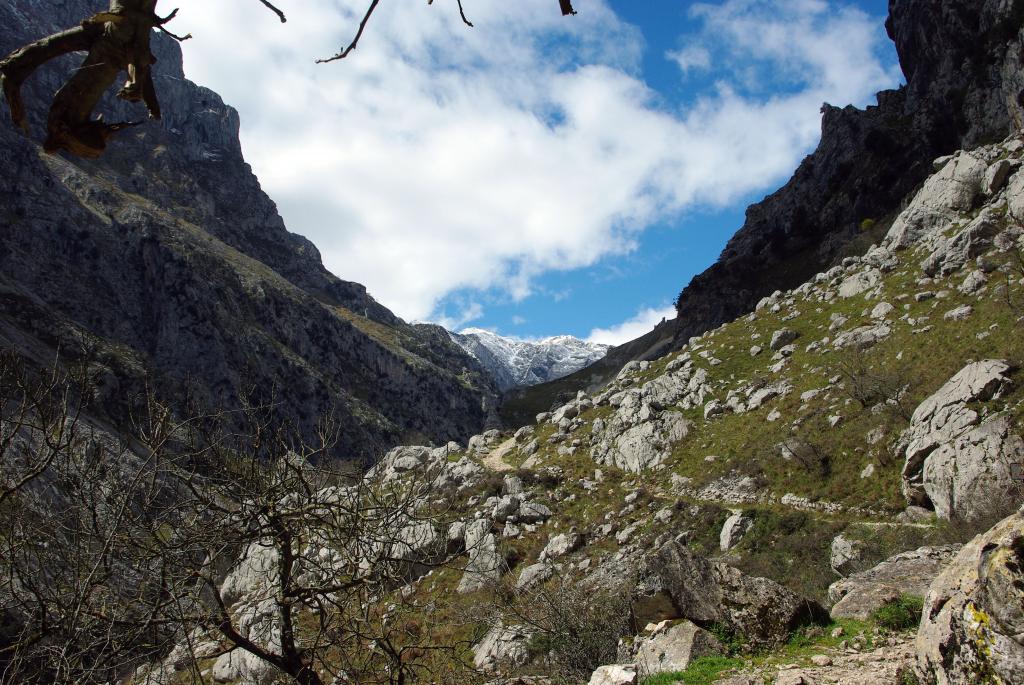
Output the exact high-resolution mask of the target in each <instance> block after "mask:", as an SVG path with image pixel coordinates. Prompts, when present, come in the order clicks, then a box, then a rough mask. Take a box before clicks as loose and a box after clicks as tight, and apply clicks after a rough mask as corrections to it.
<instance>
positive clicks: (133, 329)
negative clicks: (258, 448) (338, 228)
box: [0, 0, 495, 459]
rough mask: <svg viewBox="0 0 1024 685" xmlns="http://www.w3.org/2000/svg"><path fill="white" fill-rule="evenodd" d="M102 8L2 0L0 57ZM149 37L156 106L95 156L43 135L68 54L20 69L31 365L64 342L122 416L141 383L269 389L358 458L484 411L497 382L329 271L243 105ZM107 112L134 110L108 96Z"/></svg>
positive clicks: (175, 49) (17, 331)
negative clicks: (326, 420) (244, 137)
mask: <svg viewBox="0 0 1024 685" xmlns="http://www.w3.org/2000/svg"><path fill="white" fill-rule="evenodd" d="M106 7H107V3H106V2H104V1H103V0H66V1H63V2H57V3H50V2H46V3H41V2H35V1H33V0H12V1H11V2H5V3H3V4H2V5H0V26H2V27H3V29H2V30H0V53H2V54H6V53H7V52H9V51H11V50H12V49H14V48H16V47H19V46H21V45H23V44H26V43H28V42H30V41H32V40H35V39H37V38H40V37H42V36H45V35H47V34H50V33H52V32H55V31H57V30H60V29H63V28H66V27H69V26H74V25H75V24H77V23H78V22H80V21H81V20H82V19H83V18H85V17H88V16H90V15H91V14H93V13H95V12H97V11H99V10H103V9H106ZM196 11H202V10H201V9H197V10H196ZM154 52H155V54H156V56H157V58H158V62H157V64H156V66H155V81H156V89H157V92H158V95H159V97H160V99H161V101H162V105H163V119H162V120H161V121H160V122H150V123H148V124H145V125H143V126H140V127H138V128H135V129H132V130H131V131H130V132H125V133H122V134H120V135H119V136H117V137H116V138H115V139H114V140H113V141H112V143H111V146H110V148H109V150H108V152H107V153H106V154H105V155H104V157H103V158H102V159H101V160H99V161H96V162H89V161H84V160H81V159H72V158H66V157H55V156H48V155H45V154H43V153H42V151H41V149H40V145H39V137H40V136H41V134H42V131H43V128H44V122H45V117H46V111H47V108H48V106H49V105H48V103H49V101H50V98H51V97H52V94H53V92H54V91H55V90H56V89H57V88H58V87H59V85H60V84H61V83H62V82H63V81H64V79H65V78H66V77H67V74H68V72H69V70H70V69H72V68H75V67H77V63H78V61H79V58H76V59H72V58H68V59H64V60H60V61H58V62H57V63H54V64H52V65H48V66H47V67H44V68H43V69H41V70H40V71H39V72H38V74H37V75H36V76H34V77H33V78H32V79H31V80H30V81H29V82H28V84H26V87H25V89H24V94H25V100H26V103H27V106H28V109H29V111H30V120H31V125H32V126H31V127H32V131H33V133H32V135H33V137H32V138H26V137H25V136H22V135H20V133H19V132H18V131H17V130H16V129H15V128H14V127H13V126H11V125H10V124H9V122H8V123H7V125H2V126H0V198H2V205H0V206H2V209H0V300H2V306H0V345H2V346H3V348H4V349H7V350H15V351H16V352H17V353H18V354H19V355H21V356H22V358H24V359H26V360H30V361H31V362H33V363H37V364H40V365H43V366H46V365H48V364H49V363H50V360H52V359H53V358H54V357H55V356H56V355H57V354H58V351H59V355H60V357H61V359H62V360H63V361H65V362H68V363H70V362H73V361H77V360H84V361H86V362H87V363H88V364H90V365H91V366H92V371H93V374H94V376H95V377H96V378H97V379H98V390H97V400H96V402H95V407H94V408H95V410H96V411H98V412H100V413H101V414H103V418H104V419H105V420H109V421H113V422H114V423H115V424H117V423H118V422H121V421H124V420H125V418H126V416H127V414H128V413H129V410H130V404H131V402H132V399H131V398H133V397H135V396H138V395H141V394H142V392H143V390H144V389H145V388H150V389H153V390H155V391H156V393H157V395H158V397H159V398H160V399H162V400H163V401H165V402H168V403H170V404H171V405H172V406H174V407H175V408H177V409H184V408H185V406H186V404H188V405H189V406H190V407H192V408H193V409H197V410H202V409H212V408H221V409H223V408H232V407H239V406H241V404H242V403H243V402H247V403H255V404H262V405H266V406H267V407H269V409H268V410H269V411H270V413H271V414H272V415H273V416H274V417H275V420H277V421H278V422H282V423H288V424H293V425H295V426H296V427H297V428H298V430H299V432H300V433H301V434H302V435H303V436H305V437H307V438H312V437H313V436H315V434H316V424H317V421H318V419H319V418H321V417H323V416H328V415H329V416H332V417H333V418H334V419H336V420H337V422H338V425H340V426H343V427H344V428H343V430H342V431H341V434H340V442H339V444H338V446H337V448H336V450H335V451H336V453H337V454H338V455H339V456H345V457H351V458H368V459H372V458H374V457H375V456H377V455H379V454H380V453H381V452H382V451H384V450H386V449H387V448H389V447H391V446H392V445H394V444H395V443H396V442H398V441H402V440H408V439H410V438H413V437H415V438H416V439H419V440H434V441H437V442H442V443H443V442H445V441H447V440H449V439H465V437H466V436H468V435H470V434H472V433H473V432H475V431H478V430H479V429H480V428H481V427H482V426H484V424H485V422H486V420H487V417H488V415H489V411H490V407H491V406H492V404H493V398H494V397H495V388H494V386H493V384H492V383H491V381H490V380H489V378H487V376H486V374H484V372H483V370H482V369H481V368H480V366H479V365H478V364H477V362H476V361H475V360H474V359H473V358H472V357H470V356H469V355H467V354H465V353H464V352H463V351H462V350H461V348H459V347H458V346H457V345H455V344H454V343H452V342H451V340H450V339H449V338H448V336H447V334H446V333H444V331H443V330H442V329H440V328H436V327H431V326H416V325H410V324H407V323H405V322H403V321H401V320H399V319H398V318H397V317H396V316H394V315H393V314H392V313H391V312H389V311H388V310H387V309H386V308H385V307H383V306H382V305H380V304H379V303H377V302H376V301H375V300H374V299H373V298H372V297H371V296H370V295H369V294H368V293H367V292H366V289H365V288H364V287H363V286H361V285H359V284H357V283H350V282H346V281H342V280H340V279H338V278H336V277H335V276H334V275H332V274H331V273H329V272H327V270H326V269H324V267H323V265H322V263H321V260H320V255H319V253H318V251H317V250H316V248H315V247H314V246H313V245H312V243H310V242H309V241H308V240H306V239H305V238H303V237H301V236H298V235H295V234H292V233H289V232H288V230H287V229H286V227H285V225H284V223H283V221H282V220H281V217H280V215H279V214H278V213H277V209H276V207H275V205H274V203H273V202H272V201H271V200H270V198H268V197H267V196H266V194H264V193H263V191H262V190H261V188H260V185H259V182H258V180H257V179H256V177H255V176H254V175H253V173H252V170H251V169H250V168H249V166H248V165H247V164H246V163H245V160H244V158H243V156H242V151H241V147H240V144H239V139H238V128H239V118H238V114H237V112H236V111H235V110H233V109H232V108H231V107H229V106H227V105H225V104H224V103H223V102H222V100H221V98H220V97H219V96H217V94H216V93H213V92H211V91H210V90H208V89H205V88H202V87H200V86H197V85H195V84H193V83H191V82H190V81H188V80H187V79H186V78H185V75H184V74H183V72H182V58H181V51H180V48H179V46H178V44H177V43H176V42H175V41H174V40H171V39H170V38H168V37H167V36H164V35H155V36H154ZM104 113H105V115H106V118H107V120H108V121H117V120H133V119H137V118H139V111H137V110H134V109H132V107H131V106H129V105H127V104H126V103H123V102H119V101H113V100H112V101H110V102H107V103H106V104H105V106H104Z"/></svg>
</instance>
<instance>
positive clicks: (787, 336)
mask: <svg viewBox="0 0 1024 685" xmlns="http://www.w3.org/2000/svg"><path fill="white" fill-rule="evenodd" d="M798 337H800V334H799V333H797V332H796V331H794V330H792V329H790V328H783V329H781V330H778V331H775V332H774V333H772V341H771V344H770V345H769V347H770V348H771V350H772V352H778V351H779V350H781V349H782V348H783V347H785V346H786V345H789V344H790V343H791V342H793V341H794V340H796V339H797V338H798Z"/></svg>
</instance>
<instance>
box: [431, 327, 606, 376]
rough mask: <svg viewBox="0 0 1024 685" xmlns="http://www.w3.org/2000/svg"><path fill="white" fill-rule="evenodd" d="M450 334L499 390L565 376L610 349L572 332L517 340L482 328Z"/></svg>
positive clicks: (598, 357) (592, 361)
mask: <svg viewBox="0 0 1024 685" xmlns="http://www.w3.org/2000/svg"><path fill="white" fill-rule="evenodd" d="M450 335H451V336H452V340H454V341H455V342H456V344H458V345H459V346H460V347H462V349H464V350H465V351H466V352H468V353H469V354H471V355H473V356H474V357H476V359H477V360H478V361H479V362H480V364H481V365H483V367H484V368H485V369H486V370H487V371H488V372H490V374H491V375H492V376H493V377H494V379H495V381H496V382H497V384H498V387H499V388H500V389H501V390H508V389H510V388H514V387H516V386H520V385H536V384H538V383H545V382H547V381H552V380H555V379H556V378H561V377H563V376H568V375H569V374H571V373H573V372H575V371H578V370H580V369H582V368H584V367H586V366H589V365H590V364H593V363H594V362H595V361H597V360H598V359H600V358H601V357H603V356H604V355H605V353H606V352H607V351H608V349H609V348H610V346H609V345H599V344H597V343H590V342H587V341H585V340H580V339H579V338H575V337H573V336H571V335H556V336H552V337H550V338H543V339H541V340H519V339H516V338H509V337H505V336H502V335H498V334H497V333H495V332H494V331H488V330H486V329H482V328H466V329H463V330H462V331H460V332H458V333H450Z"/></svg>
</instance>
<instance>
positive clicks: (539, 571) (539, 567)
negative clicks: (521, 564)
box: [516, 562, 555, 590]
mask: <svg viewBox="0 0 1024 685" xmlns="http://www.w3.org/2000/svg"><path fill="white" fill-rule="evenodd" d="M554 574H555V567H554V566H552V565H551V564H547V563H544V562H540V563H538V564H533V565H531V566H527V567H526V568H524V569H523V570H522V572H521V573H520V574H519V580H517V581H516V590H529V589H530V588H532V587H534V586H536V585H539V584H541V583H543V582H544V581H546V580H547V579H548V578H550V577H551V576H553V575H554Z"/></svg>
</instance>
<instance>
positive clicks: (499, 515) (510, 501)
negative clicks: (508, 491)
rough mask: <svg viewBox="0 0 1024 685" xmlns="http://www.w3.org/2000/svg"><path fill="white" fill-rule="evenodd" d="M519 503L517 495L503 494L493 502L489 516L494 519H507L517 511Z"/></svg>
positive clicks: (520, 502)
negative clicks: (492, 508)
mask: <svg viewBox="0 0 1024 685" xmlns="http://www.w3.org/2000/svg"><path fill="white" fill-rule="evenodd" d="M521 504H522V500H521V499H520V498H519V497H518V496H517V495H505V496H504V497H502V498H501V499H499V500H498V501H497V503H495V505H494V510H493V511H492V513H491V516H492V517H493V518H494V520H495V521H507V520H509V519H510V518H512V517H513V516H515V515H516V514H517V513H518V512H519V507H520V505H521Z"/></svg>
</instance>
